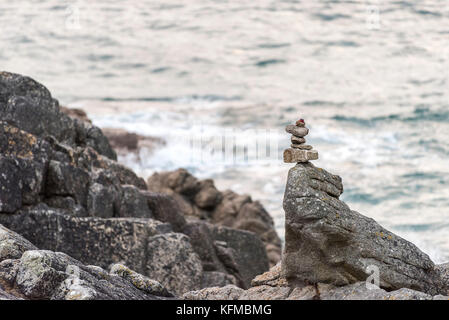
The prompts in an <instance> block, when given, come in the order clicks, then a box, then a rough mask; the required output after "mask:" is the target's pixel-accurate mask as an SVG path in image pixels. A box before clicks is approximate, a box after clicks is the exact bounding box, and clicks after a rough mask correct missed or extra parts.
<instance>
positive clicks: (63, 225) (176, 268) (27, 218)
mask: <svg viewBox="0 0 449 320" xmlns="http://www.w3.org/2000/svg"><path fill="white" fill-rule="evenodd" d="M0 223H2V224H4V225H5V226H7V227H8V228H11V229H13V230H15V231H17V232H18V233H20V234H21V235H23V236H24V237H26V238H27V239H30V240H31V241H32V242H34V243H36V245H37V246H38V247H39V248H41V249H47V250H51V251H61V252H64V253H66V254H68V255H70V256H72V257H74V258H76V259H78V260H80V261H82V262H83V263H85V264H92V265H98V266H100V267H102V268H107V267H108V266H109V265H110V264H113V263H119V262H123V263H124V264H126V265H127V266H129V267H131V268H132V269H133V270H136V271H137V272H139V273H143V274H145V275H147V276H150V277H151V278H153V279H155V280H157V281H159V282H161V283H162V284H164V285H165V286H166V287H167V288H168V289H169V290H172V291H173V292H175V293H179V294H180V293H183V292H186V291H189V290H195V289H199V288H200V287H201V283H202V271H203V270H202V263H201V261H200V260H199V257H198V255H197V253H196V252H194V251H193V249H192V246H191V244H190V239H189V238H188V237H187V236H185V235H183V234H179V233H172V228H171V226H170V225H169V224H166V223H162V222H159V221H156V220H152V219H138V218H111V219H101V218H86V217H73V216H69V215H66V214H64V213H63V212H61V211H58V210H53V209H49V208H41V207H38V208H34V209H28V210H23V211H21V212H20V213H17V214H15V215H0ZM1 246H2V242H0V248H1ZM9 257H11V254H10V255H8V256H7V258H9Z"/></svg>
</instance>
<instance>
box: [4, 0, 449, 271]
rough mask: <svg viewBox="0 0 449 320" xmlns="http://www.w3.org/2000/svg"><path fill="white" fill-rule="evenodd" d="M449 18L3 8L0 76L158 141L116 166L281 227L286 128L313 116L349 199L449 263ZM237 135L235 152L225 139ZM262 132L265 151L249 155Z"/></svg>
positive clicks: (440, 4)
mask: <svg viewBox="0 0 449 320" xmlns="http://www.w3.org/2000/svg"><path fill="white" fill-rule="evenodd" d="M448 18H449V3H448V2H447V1H445V0H432V1H431V0H429V1H412V0H408V1H381V0H370V1H363V0H360V1H336V0H335V1H324V0H323V1H310V0H306V1H294V0H285V1H282V0H277V1H268V0H258V1H253V2H244V1H237V0H232V1H224V0H220V1H201V0H192V1H188V2H186V1H174V0H164V1H160V0H151V1H150V0H147V1H138V2H137V1H131V0H128V1H111V0H108V1H106V0H96V1H82V0H80V1H64V0H40V1H37V0H36V1H30V0H28V1H21V0H18V1H7V2H6V1H3V2H1V3H0V30H1V32H0V62H1V65H0V69H2V70H7V71H12V72H17V73H22V74H26V75H29V76H31V77H33V78H35V79H36V80H38V81H40V82H42V83H44V84H45V85H46V86H47V87H48V88H49V89H50V90H51V92H52V93H53V95H54V96H55V97H56V98H58V99H59V100H60V102H61V104H64V105H68V106H71V107H82V108H84V109H85V110H86V111H87V112H88V113H89V115H90V116H91V117H92V118H93V119H94V122H95V123H96V124H98V125H99V126H103V127H105V126H108V127H120V128H126V129H128V130H130V131H133V132H137V133H140V134H145V135H150V136H158V137H163V138H164V139H166V140H167V144H166V146H165V147H160V148H158V149H157V150H155V151H154V152H153V153H150V152H147V151H145V150H144V151H142V152H141V154H139V155H138V156H137V157H136V156H133V155H129V156H127V157H122V158H121V159H120V161H122V162H124V163H126V164H127V165H129V166H130V167H132V168H134V169H135V170H136V171H137V172H139V173H140V174H141V175H142V176H148V175H150V174H152V173H153V172H154V171H158V170H173V169H176V168H178V167H185V168H187V169H189V170H190V171H191V172H192V173H193V174H195V175H197V176H199V177H202V178H214V179H215V181H216V184H217V186H218V187H219V188H220V189H226V188H231V189H233V190H235V191H237V192H241V193H248V194H251V195H252V197H253V198H254V199H259V200H260V201H261V202H262V203H263V204H264V205H265V207H266V208H267V210H268V211H269V212H270V213H271V214H272V216H273V217H274V219H275V222H276V227H277V229H278V231H279V233H280V234H283V215H284V213H283V210H282V197H283V192H284V187H285V181H286V177H287V172H288V169H289V168H290V166H291V165H287V164H284V163H282V160H281V159H280V158H279V153H280V152H281V151H282V150H283V149H284V148H286V147H288V145H289V138H290V137H289V135H287V134H286V133H285V132H283V128H284V126H285V125H286V124H288V123H292V122H293V121H295V120H297V118H299V117H301V118H304V119H306V122H307V124H308V126H309V128H310V133H309V136H307V141H308V143H310V144H312V145H313V146H314V148H315V149H316V150H318V151H319V153H320V159H319V160H318V161H315V164H316V165H317V166H320V167H323V168H325V169H327V170H328V171H330V172H332V173H335V174H339V175H340V176H341V177H342V178H343V183H344V187H345V192H344V193H343V195H342V199H343V200H344V201H346V202H347V203H348V204H349V205H350V206H351V208H352V209H354V210H357V211H359V212H361V213H363V214H365V215H367V216H369V217H372V218H374V219H376V220H377V221H378V222H379V223H381V224H382V225H383V226H385V227H387V228H389V229H391V230H392V231H394V232H396V233H398V234H399V235H401V236H403V237H404V238H406V239H409V240H411V241H413V242H414V243H415V244H417V245H418V246H419V247H420V248H421V249H422V250H423V251H425V252H426V253H428V254H429V255H430V257H431V258H432V259H433V260H434V261H435V262H444V261H448V260H449V222H448V221H449V165H448V160H449V90H448V89H449V19H448ZM228 138H232V141H233V146H234V147H235V148H234V151H235V150H237V149H239V150H240V151H241V152H234V153H231V154H232V156H231V157H226V156H227V155H229V152H227V153H226V154H224V153H223V151H224V150H225V148H222V147H220V146H218V147H217V146H216V145H217V144H218V145H219V142H220V141H224V140H226V139H228ZM228 140H229V139H228ZM228 140H227V141H228ZM198 141H200V143H199V144H198V143H196V142H198ZM263 141H269V142H270V144H269V145H270V146H269V148H268V149H269V150H270V155H269V156H266V155H265V156H261V157H259V156H254V154H253V153H251V152H247V151H248V150H249V149H251V148H252V147H254V146H255V145H257V146H259V147H260V146H262V145H263ZM211 146H215V147H213V148H211ZM259 149H261V148H259ZM265 149H266V148H265ZM242 150H243V151H242ZM245 150H246V151H245Z"/></svg>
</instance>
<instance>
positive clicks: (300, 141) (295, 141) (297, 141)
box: [291, 136, 306, 144]
mask: <svg viewBox="0 0 449 320" xmlns="http://www.w3.org/2000/svg"><path fill="white" fill-rule="evenodd" d="M291 142H292V144H304V143H306V139H304V138H299V137H295V136H292V137H291Z"/></svg>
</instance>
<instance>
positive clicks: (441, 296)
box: [432, 294, 449, 301]
mask: <svg viewBox="0 0 449 320" xmlns="http://www.w3.org/2000/svg"><path fill="white" fill-rule="evenodd" d="M432 300H445V301H448V300H449V296H443V295H441V294H438V295H436V296H433V298H432Z"/></svg>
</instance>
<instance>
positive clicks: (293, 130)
mask: <svg viewBox="0 0 449 320" xmlns="http://www.w3.org/2000/svg"><path fill="white" fill-rule="evenodd" d="M285 131H286V132H287V133H290V134H292V135H294V136H295V137H298V138H303V137H305V136H306V135H307V134H308V133H309V129H307V128H305V127H298V126H295V125H293V124H289V125H288V126H286V127H285Z"/></svg>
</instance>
